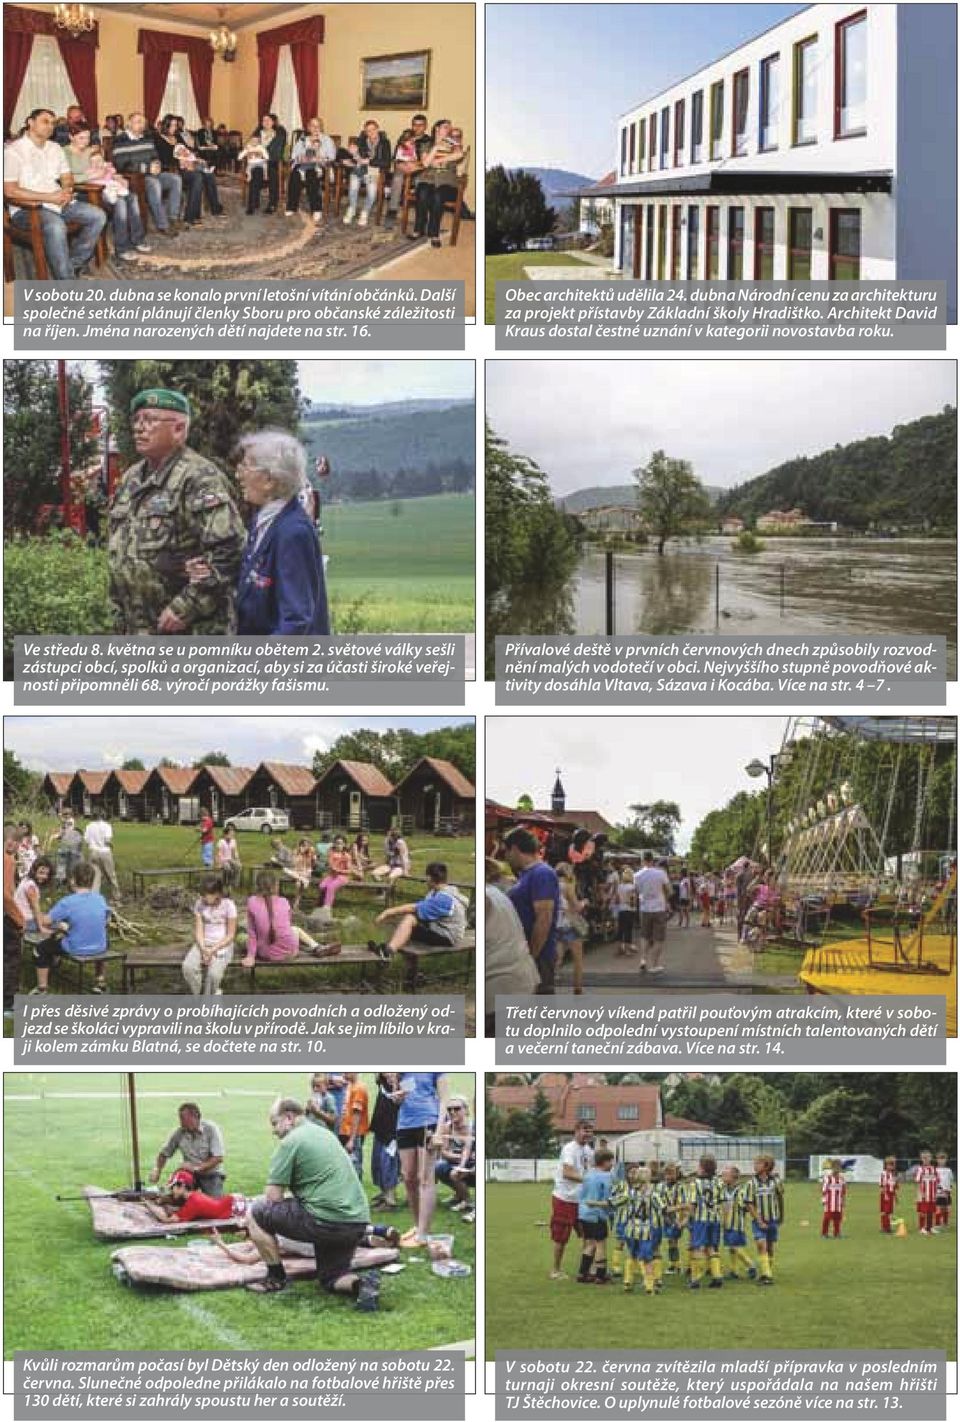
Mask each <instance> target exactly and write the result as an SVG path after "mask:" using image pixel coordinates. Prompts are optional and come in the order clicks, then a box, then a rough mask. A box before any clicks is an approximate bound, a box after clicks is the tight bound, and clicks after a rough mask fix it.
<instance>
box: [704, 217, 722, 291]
mask: <svg viewBox="0 0 960 1422" xmlns="http://www.w3.org/2000/svg"><path fill="white" fill-rule="evenodd" d="M719 275H720V209H719V208H718V207H708V208H707V273H706V276H707V281H716V280H717V277H718V276H719Z"/></svg>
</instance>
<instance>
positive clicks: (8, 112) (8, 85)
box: [3, 30, 33, 133]
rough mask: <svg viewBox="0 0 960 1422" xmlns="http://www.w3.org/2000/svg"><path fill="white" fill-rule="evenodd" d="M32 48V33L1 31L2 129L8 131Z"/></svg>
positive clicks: (25, 75)
mask: <svg viewBox="0 0 960 1422" xmlns="http://www.w3.org/2000/svg"><path fill="white" fill-rule="evenodd" d="M32 49H33V35H32V34H18V33H17V32H16V31H13V30H4V33H3V131H4V133H9V132H10V124H11V122H12V120H13V111H14V109H15V108H16V107H17V100H18V99H19V97H20V90H21V89H22V88H23V81H24V79H25V78H26V77H27V65H28V64H29V63H30V51H31V50H32Z"/></svg>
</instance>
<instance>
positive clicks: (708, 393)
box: [486, 360, 957, 495]
mask: <svg viewBox="0 0 960 1422" xmlns="http://www.w3.org/2000/svg"><path fill="white" fill-rule="evenodd" d="M486 370H487V396H486V400H487V414H488V417H489V419H490V422H491V424H492V425H493V428H494V429H495V430H496V432H497V433H498V434H499V435H501V436H503V437H505V438H506V439H507V440H508V441H509V442H510V444H511V445H512V446H513V447H514V448H515V449H516V450H517V451H518V452H519V453H523V454H526V455H528V456H530V457H531V458H533V459H535V460H536V461H537V463H538V464H539V465H540V466H541V468H542V469H543V470H544V471H545V473H546V474H547V475H548V477H549V479H550V484H551V487H552V488H553V491H554V493H555V494H558V495H562V494H570V493H573V492H574V490H576V489H583V488H588V487H590V486H592V485H597V484H599V485H603V484H623V483H629V482H630V479H631V471H632V470H633V469H635V468H637V467H638V466H639V465H641V464H644V463H645V462H646V460H647V459H648V458H649V456H650V454H651V453H652V452H653V451H654V450H655V449H664V450H666V452H667V454H669V455H671V456H672V457H673V458H677V459H688V460H690V462H691V463H692V465H693V469H694V473H695V474H696V475H697V477H698V478H699V479H700V480H701V481H702V482H703V483H704V484H708V485H716V486H718V487H720V488H729V487H731V486H732V485H734V484H739V483H742V482H743V480H745V479H750V478H753V476H754V475H756V474H764V473H766V471H767V470H768V469H772V468H773V467H775V466H776V465H777V464H780V463H782V462H784V461H785V460H787V459H792V458H794V457H795V456H797V455H811V454H817V453H819V452H820V451H821V450H824V449H829V448H830V447H831V445H833V444H837V443H840V444H844V443H846V442H848V441H850V440H855V439H860V438H862V437H863V436H865V435H875V434H889V433H890V431H891V430H892V429H893V427H894V425H896V424H900V423H903V422H905V421H907V420H912V419H916V418H917V417H918V416H920V415H927V414H932V413H934V412H936V411H937V410H940V409H942V407H943V406H944V405H945V404H948V403H949V404H955V403H956V398H957V386H956V380H957V377H956V366H955V364H954V363H953V362H952V361H948V360H932V361H919V360H915V361H910V360H891V361H886V360H885V361H866V360H859V361H858V360H833V361H800V360H796V361H791V360H723V361H705V360H704V361H698V360H676V361H674V360H670V361H667V360H663V361H656V360H631V361H626V360H616V361H609V360H597V361H577V360H570V361H565V360H564V361H536V360H532V361H506V360H502V361H497V360H494V361H488V362H487V367H486Z"/></svg>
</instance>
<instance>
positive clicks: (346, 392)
mask: <svg viewBox="0 0 960 1422" xmlns="http://www.w3.org/2000/svg"><path fill="white" fill-rule="evenodd" d="M76 364H77V365H81V366H82V367H83V370H84V373H85V374H86V376H87V378H88V379H89V380H92V381H93V382H94V383H95V384H97V383H98V381H99V369H98V367H97V363H96V361H92V360H90V361H77V362H76ZM297 371H298V374H299V376H300V389H301V391H302V393H303V394H304V395H306V396H308V397H309V399H311V400H314V401H316V403H317V404H322V405H330V404H341V403H342V404H345V405H380V404H383V403H385V402H388V401H391V400H451V399H453V400H472V399H473V395H474V372H473V361H472V360H301V361H298V362H297ZM174 383H175V382H174Z"/></svg>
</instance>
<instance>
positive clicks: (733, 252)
mask: <svg viewBox="0 0 960 1422" xmlns="http://www.w3.org/2000/svg"><path fill="white" fill-rule="evenodd" d="M727 280H728V281H743V208H742V207H729V208H727Z"/></svg>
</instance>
